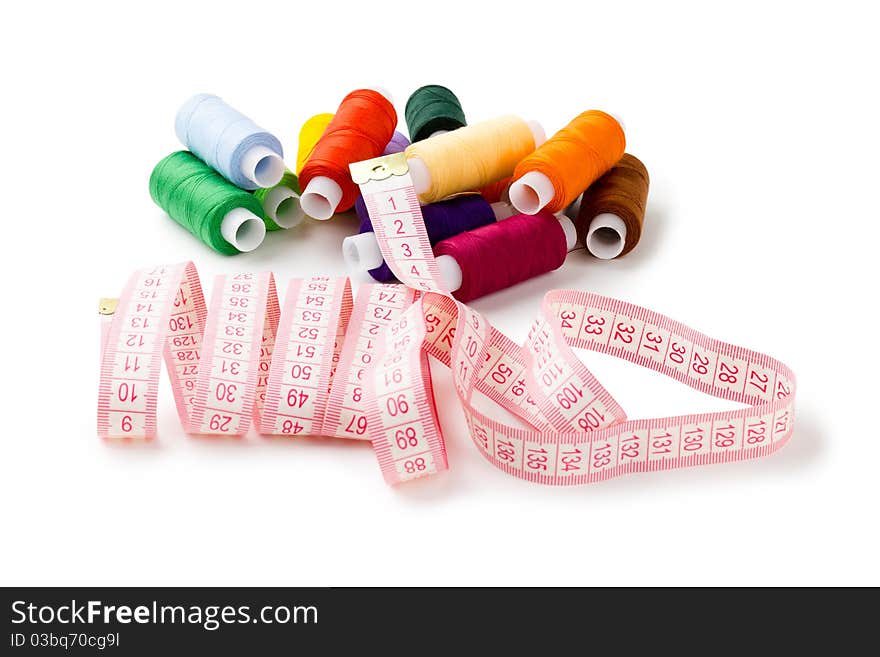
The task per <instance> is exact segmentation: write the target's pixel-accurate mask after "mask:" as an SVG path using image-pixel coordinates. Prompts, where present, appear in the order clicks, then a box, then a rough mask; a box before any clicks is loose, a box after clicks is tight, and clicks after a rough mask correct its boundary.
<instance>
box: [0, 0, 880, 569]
mask: <svg viewBox="0 0 880 657" xmlns="http://www.w3.org/2000/svg"><path fill="white" fill-rule="evenodd" d="M194 4H195V3H184V2H174V3H162V2H151V3H141V4H134V5H132V4H130V3H112V4H111V3H108V4H107V5H106V6H103V7H99V6H96V5H95V4H93V3H82V2H81V3H63V4H62V3H58V4H53V3H36V4H35V3H15V4H13V5H10V6H8V7H7V8H6V9H5V10H4V18H3V22H2V27H0V32H2V34H0V37H2V38H0V51H2V67H3V100H2V106H0V112H2V115H3V123H2V125H3V127H4V131H3V139H2V156H0V172H2V175H0V180H2V181H3V201H2V202H3V211H2V223H3V232H2V235H3V245H4V247H5V248H4V257H3V259H2V262H3V265H2V266H3V291H4V298H5V303H6V308H5V312H4V314H3V320H2V326H3V329H2V330H3V341H2V345H3V353H2V354H0V363H2V372H3V375H4V386H3V388H4V389H3V400H4V401H3V413H4V416H5V423H4V427H3V431H2V440H3V445H4V449H3V452H2V454H0V468H2V476H0V508H2V511H0V525H2V527H3V534H4V537H3V539H2V541H0V555H2V558H0V583H2V584H22V585H24V584H30V585H37V584H41V585H49V584H93V585H98V584H101V585H134V584H155V585H163V584H169V585H170V584H180V585H197V584H215V585H221V584H239V585H243V584H252V585H275V584H277V585H327V584H658V583H664V584H708V583H720V584H806V583H812V584H831V583H835V584H844V583H846V584H860V583H861V584H867V583H872V584H880V567H878V560H880V558H878V547H880V546H878V523H877V503H878V501H880V500H878V485H877V481H878V472H877V468H878V463H880V440H878V438H880V436H878V429H877V427H878V422H877V419H876V417H877V416H876V414H875V412H876V408H877V404H876V393H877V376H878V365H880V363H878V358H877V351H878V344H880V334H878V329H877V320H878V314H877V301H876V296H877V295H876V283H877V273H878V271H877V269H878V268H877V261H878V254H877V246H878V237H880V233H878V219H880V216H878V210H877V183H876V180H877V174H878V171H880V169H878V164H877V163H878V146H880V144H878V130H877V121H878V116H880V112H878V109H880V108H878V103H877V98H876V95H875V93H876V75H877V69H876V67H877V62H878V50H877V46H876V43H877V34H876V25H877V23H876V18H875V17H872V16H869V15H868V11H869V10H867V9H864V8H863V7H866V6H867V4H860V3H849V2H835V3H833V4H831V5H828V4H827V3H822V6H826V7H827V9H821V8H817V7H816V6H815V5H813V4H812V3H803V2H799V3H794V2H793V3H770V2H761V3H748V2H740V3H737V4H736V6H735V8H731V9H730V10H729V11H723V10H720V9H714V8H710V7H708V6H706V5H705V4H704V3H693V4H692V5H691V4H689V5H683V4H681V3H671V2H663V3H626V2H613V3H608V2H606V3H595V5H594V4H593V3H583V2H571V1H567V2H551V1H548V0H542V1H541V2H531V3H524V2H506V3H484V2H475V1H470V2H453V1H449V0H445V1H444V2H442V3H426V2H415V1H413V2H409V3H393V2H369V3H368V2H360V3H356V5H357V6H348V5H344V4H342V3H339V2H323V3H298V2H278V3H274V4H273V5H272V6H269V5H266V6H260V5H259V3H256V2H236V3H230V2H221V1H219V0H214V1H213V2H206V3H199V5H200V6H199V7H198V8H195V7H193V8H190V5H194ZM353 4H355V3H353ZM427 83H440V84H445V85H447V86H449V87H450V88H451V89H453V90H454V91H455V92H456V93H457V94H458V96H459V97H460V99H461V101H462V104H463V106H464V109H465V112H466V114H467V116H468V118H469V119H470V120H480V119H484V118H490V117H492V116H496V115H499V114H504V113H517V114H520V115H522V116H523V117H525V118H534V119H538V120H539V121H541V122H542V123H543V124H544V126H545V127H546V129H547V131H548V133H552V132H553V131H554V130H556V129H558V128H559V127H561V126H562V125H564V124H565V123H566V122H567V121H568V120H569V119H570V118H571V117H572V116H574V115H575V114H576V113H578V112H580V111H582V110H584V109H588V108H592V107H598V108H602V109H606V110H609V111H612V112H615V113H618V114H620V115H621V116H623V117H624V118H625V121H626V124H627V130H628V134H627V138H628V150H629V151H630V152H632V153H634V154H636V155H638V157H640V158H641V159H642V160H643V161H644V162H645V163H646V164H647V166H648V169H649V170H650V173H651V182H652V187H651V195H650V199H649V206H650V209H649V212H648V217H647V220H646V225H645V233H644V239H643V240H642V243H641V244H640V245H639V246H638V248H637V250H636V251H635V252H633V253H632V254H631V255H630V256H628V257H626V258H624V259H622V260H620V261H613V262H600V261H597V260H593V259H590V258H588V257H587V256H586V255H585V254H584V253H583V252H582V251H581V252H575V253H572V254H571V255H570V257H569V259H568V261H567V262H566V263H565V265H564V267H563V268H562V269H560V270H559V271H557V272H555V273H553V274H551V275H547V276H544V277H542V278H540V279H537V280H533V281H531V282H529V283H527V284H524V285H520V286H518V287H517V288H515V289H511V290H508V291H506V292H503V293H500V294H496V295H494V296H492V297H489V298H486V299H483V300H480V301H478V302H477V303H476V304H475V306H476V308H478V309H479V310H480V311H482V312H484V313H485V314H486V315H487V316H488V318H489V319H490V320H491V321H493V322H494V323H495V324H496V325H497V326H498V327H499V328H501V329H502V330H505V331H506V332H508V334H509V335H511V337H513V338H515V339H517V340H520V339H522V338H523V337H524V334H525V331H526V328H527V324H528V321H529V320H530V319H531V318H532V317H533V316H534V314H535V313H536V312H537V309H538V305H539V302H540V299H541V297H542V295H543V293H544V292H545V291H546V290H548V289H551V288H558V287H571V288H582V289H587V290H593V291H596V292H599V293H602V294H607V295H611V296H617V297H621V298H623V299H626V300H629V301H632V302H635V303H639V304H642V305H647V306H649V307H651V308H654V309H656V310H659V311H660V312H663V313H665V314H668V315H671V316H673V317H675V318H677V319H680V320H682V321H684V322H686V323H689V324H691V325H693V326H694V327H696V328H698V329H700V330H702V331H705V332H707V333H709V334H711V335H714V336H716V337H719V338H722V339H725V340H729V341H732V342H735V343H738V344H743V345H745V346H749V347H752V348H754V349H758V350H761V351H765V352H768V353H771V354H773V355H775V356H777V357H778V358H780V359H781V360H783V361H785V362H786V363H788V364H789V365H790V366H791V367H792V368H793V369H794V371H795V373H796V374H797V375H798V378H799V384H800V387H799V391H798V401H797V410H798V414H797V421H796V429H795V434H794V437H793V438H792V440H791V443H790V444H789V445H788V446H787V447H786V448H785V449H784V450H783V451H782V452H780V453H779V454H777V455H775V456H771V457H769V458H767V459H765V460H762V461H756V462H747V463H737V464H729V465H720V466H711V467H707V468H699V469H691V470H683V471H672V472H665V473H656V474H640V475H630V476H628V477H624V478H621V479H617V480H614V481H611V482H608V483H604V484H600V485H594V486H591V487H586V488H577V489H552V488H546V487H540V486H535V485H531V484H527V483H523V482H520V481H518V480H515V479H513V478H510V477H508V476H507V475H505V474H503V473H501V472H499V471H496V470H495V469H493V468H492V467H491V466H490V465H488V464H487V463H485V462H484V461H483V460H482V459H481V457H480V456H479V455H478V453H477V451H476V449H475V448H474V447H473V445H472V444H471V443H470V440H469V438H468V437H467V435H466V433H465V425H464V422H463V418H462V415H461V412H460V410H459V408H458V403H457V401H456V399H455V396H454V394H453V392H452V388H451V384H450V382H449V378H448V376H447V375H446V374H445V373H444V372H441V371H440V370H439V369H438V370H437V371H436V372H435V374H436V380H437V395H438V401H439V403H440V406H441V416H442V422H443V426H444V428H445V433H446V437H447V441H448V443H449V456H450V464H451V469H450V471H449V472H447V473H445V474H442V475H440V476H436V477H434V478H433V479H430V480H422V481H418V482H415V483H412V484H408V485H404V486H401V487H398V488H389V487H387V486H386V485H385V483H384V482H383V480H382V478H381V476H380V473H379V468H378V466H377V463H376V459H375V457H374V456H373V453H372V451H371V449H370V447H369V446H368V445H366V444H354V443H348V442H343V441H336V440H327V439H321V438H309V439H299V440H290V441H281V440H266V439H261V438H259V437H257V436H255V435H251V436H249V437H248V438H247V439H246V440H244V441H238V442H223V441H212V440H205V439H197V438H191V437H187V436H186V435H185V434H184V433H183V431H182V429H181V428H180V425H179V423H178V420H177V417H176V414H175V412H174V407H173V401H172V397H171V394H170V390H169V389H168V387H167V384H166V383H164V377H163V388H162V391H161V392H162V395H163V396H162V399H161V401H160V407H159V416H160V422H159V424H160V437H159V439H158V441H156V442H155V443H153V444H149V445H145V446H139V447H138V446H135V447H121V446H113V445H109V444H105V443H103V442H102V441H100V440H98V439H97V438H96V437H95V419H94V416H95V410H94V407H95V399H96V385H97V355H98V353H97V352H98V347H97V344H98V334H97V326H98V320H97V316H96V300H97V298H98V297H99V296H115V295H118V293H119V291H120V290H121V288H122V286H123V284H124V282H125V280H126V278H127V277H128V275H129V273H130V272H131V271H132V270H133V269H134V268H136V267H140V266H145V265H150V264H155V263H163V262H176V261H181V260H188V259H192V260H194V261H195V262H196V264H197V266H198V268H199V271H200V273H201V275H202V279H203V280H210V277H211V276H212V275H213V274H216V273H220V272H227V271H230V270H232V269H233V268H239V269H240V268H253V269H271V270H273V271H274V272H275V274H276V276H277V277H278V278H279V279H280V280H282V281H286V280H287V279H288V278H290V277H293V276H301V275H307V274H313V273H318V272H324V273H331V274H342V273H344V265H343V261H342V258H341V255H340V251H339V245H340V242H341V240H342V238H343V237H344V236H345V235H347V234H350V233H352V232H353V231H354V229H355V222H354V220H353V219H352V218H351V217H337V218H336V219H334V220H333V221H330V222H325V223H317V222H310V223H309V225H306V226H303V227H302V228H300V229H297V230H294V231H289V232H287V233H285V234H270V235H269V236H268V238H267V240H266V242H265V243H264V245H263V246H262V247H261V248H259V249H258V250H257V251H255V252H253V253H251V254H247V255H242V256H238V257H236V258H234V259H231V258H225V257H223V256H218V255H216V254H214V253H213V252H211V251H210V250H208V249H207V247H204V246H203V245H201V244H200V243H199V242H198V241H196V240H195V239H194V238H192V237H191V236H190V235H189V234H188V233H185V232H184V231H183V230H182V229H181V228H179V227H178V226H177V225H176V224H175V223H173V222H172V221H171V220H170V219H168V218H167V217H165V216H164V215H163V213H162V212H161V211H160V210H159V209H158V208H156V207H155V206H154V205H153V203H152V202H151V200H150V197H149V194H148V190H147V180H148V177H149V174H150V171H151V169H152V167H153V165H154V164H155V163H156V162H157V161H158V160H159V159H160V158H161V157H163V156H164V155H166V154H167V153H169V152H170V151H172V150H174V149H177V148H179V147H180V146H179V145H178V144H177V143H176V140H175V136H174V132H173V120H174V114H175V111H176V110H177V108H178V106H179V105H180V104H181V103H182V102H183V101H184V100H185V99H186V98H188V97H189V96H190V95H191V94H193V93H196V92H200V91H210V92H213V93H216V94H218V95H220V96H222V97H223V98H224V99H226V100H227V101H228V102H229V103H230V104H232V105H233V106H234V107H237V108H239V109H241V110H242V111H244V112H245V113H247V114H248V115H250V116H251V117H252V118H254V119H255V120H256V121H257V122H258V123H259V124H260V125H262V126H264V127H266V128H268V129H269V130H271V131H273V132H274V133H276V134H277V135H278V136H279V137H280V138H281V140H282V142H283V143H284V146H285V149H286V153H287V156H288V157H287V159H288V161H289V162H291V163H292V162H293V161H294V156H295V152H296V139H297V135H298V132H299V128H300V126H301V124H302V122H303V121H304V120H305V119H306V118H308V117H309V116H311V115H312V114H315V113H318V112H326V111H333V110H334V109H335V107H336V105H337V104H338V102H339V100H340V99H341V98H342V96H343V95H344V94H345V93H346V92H348V91H350V90H351V89H353V88H356V87H358V86H365V85H371V84H379V85H382V86H384V87H386V88H387V89H389V90H391V91H392V92H393V94H394V95H395V101H396V106H397V109H398V112H399V114H400V115H401V119H402V113H403V106H404V103H405V101H406V98H407V97H408V95H409V94H410V93H411V92H412V91H413V90H414V89H415V88H416V87H418V86H421V85H422V84H427ZM585 360H586V361H587V362H588V363H589V364H590V365H591V366H593V365H594V366H595V371H596V373H597V374H598V375H599V377H600V379H601V380H603V382H605V384H606V385H607V387H608V388H609V389H610V390H611V392H612V393H613V394H615V395H616V396H617V397H618V399H619V400H620V401H621V403H622V404H623V406H624V408H626V409H627V410H628V411H629V414H630V416H631V417H646V416H652V415H667V414H675V413H681V412H688V411H691V410H704V409H716V408H723V407H724V405H723V404H719V403H718V402H717V401H716V400H712V399H709V398H704V397H703V396H702V395H699V394H698V393H693V392H691V391H689V390H686V389H682V388H681V386H680V385H679V384H677V383H675V382H672V381H670V380H666V379H664V378H662V377H658V376H655V375H653V374H650V373H647V372H645V371H642V370H640V369H639V368H636V367H634V366H631V365H627V364H624V363H622V362H616V361H609V360H606V359H603V358H598V357H596V356H595V355H590V354H587V355H585Z"/></svg>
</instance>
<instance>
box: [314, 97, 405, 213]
mask: <svg viewBox="0 0 880 657" xmlns="http://www.w3.org/2000/svg"><path fill="white" fill-rule="evenodd" d="M396 126H397V112H395V111H394V105H392V104H391V101H390V100H388V99H387V98H386V97H385V96H383V95H382V94H381V93H379V92H378V91H374V90H373V89H358V90H356V91H352V92H351V93H350V94H348V95H347V96H346V97H345V98H343V99H342V102H341V103H340V104H339V109H338V110H336V114H335V115H334V117H333V120H332V121H330V123H329V124H328V125H327V129H326V130H325V131H324V134H323V135H322V136H321V139H320V140H319V141H318V143H317V144H316V145H315V148H314V150H313V151H312V154H311V155H310V156H309V159H308V161H307V162H306V165H305V166H304V167H303V169H302V172H301V173H300V176H299V183H300V186H301V189H302V190H303V194H302V197H301V199H300V202H301V204H302V207H303V209H304V210H305V212H306V214H308V215H309V216H310V217H313V218H315V219H329V218H330V217H332V216H333V214H334V213H335V212H345V211H346V210H350V209H351V208H352V206H354V202H355V200H356V199H357V196H358V188H357V185H355V184H354V182H352V179H351V174H350V173H349V170H348V165H349V164H351V163H352V162H360V161H361V160H369V159H372V158H374V157H379V156H380V155H382V152H383V151H384V150H385V147H386V146H387V145H388V142H389V141H391V137H392V135H393V134H394V128H395V127H396Z"/></svg>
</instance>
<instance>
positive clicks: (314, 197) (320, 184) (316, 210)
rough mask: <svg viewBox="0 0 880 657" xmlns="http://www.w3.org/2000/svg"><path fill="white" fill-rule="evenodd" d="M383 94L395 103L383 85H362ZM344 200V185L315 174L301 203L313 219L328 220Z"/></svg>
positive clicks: (304, 191) (303, 194) (305, 190)
mask: <svg viewBox="0 0 880 657" xmlns="http://www.w3.org/2000/svg"><path fill="white" fill-rule="evenodd" d="M362 88H363V89H370V90H372V91H375V92H376V93H379V94H381V95H382V96H384V97H385V99H386V100H387V101H388V102H389V103H391V104H394V101H393V100H392V96H391V94H390V93H388V92H387V91H386V90H385V89H383V88H382V87H378V86H376V87H362ZM279 180H280V179H279ZM341 200H342V187H340V186H339V184H338V183H337V182H336V181H335V180H332V179H331V178H328V177H326V176H315V177H314V178H312V179H311V180H310V181H309V184H308V185H306V188H305V189H304V190H303V193H302V196H301V197H300V205H302V209H303V211H304V212H305V213H306V214H307V215H309V216H310V217H311V218H312V219H318V220H320V221H326V220H327V219H329V218H330V217H332V216H333V215H334V214H335V213H336V208H338V207H339V202H340V201H341Z"/></svg>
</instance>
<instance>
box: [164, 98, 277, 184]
mask: <svg viewBox="0 0 880 657" xmlns="http://www.w3.org/2000/svg"><path fill="white" fill-rule="evenodd" d="M174 131H175V132H176V133H177V138H178V139H180V141H181V142H182V143H183V144H184V145H185V146H186V147H187V148H188V149H189V150H190V151H191V152H193V153H195V155H197V156H198V157H199V158H200V159H201V160H202V161H204V162H205V163H206V164H208V165H209V166H211V167H212V168H213V169H215V170H216V171H218V172H219V173H221V174H222V175H223V176H224V177H225V178H226V179H227V180H229V181H230V182H232V183H233V184H235V185H237V186H239V187H241V188H242V189H259V188H261V187H273V186H275V185H277V184H278V182H279V181H280V180H281V176H282V175H284V160H283V158H284V151H283V149H282V148H281V142H280V141H278V139H277V138H276V137H275V136H273V135H272V134H270V133H268V132H266V131H265V130H263V129H262V128H261V127H259V126H258V125H257V124H256V123H254V122H253V121H251V120H250V119H249V118H248V117H246V116H245V115H244V114H242V113H241V112H239V111H237V110H235V109H233V108H232V107H230V106H229V105H227V104H226V103H225V102H223V100H222V99H221V98H219V97H217V96H214V95H212V94H197V95H195V96H193V97H192V98H190V99H189V100H188V101H186V102H185V103H184V104H183V107H181V108H180V110H178V112H177V117H176V118H175V120H174Z"/></svg>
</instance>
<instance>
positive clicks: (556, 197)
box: [510, 110, 626, 214]
mask: <svg viewBox="0 0 880 657" xmlns="http://www.w3.org/2000/svg"><path fill="white" fill-rule="evenodd" d="M625 147H626V136H625V135H624V132H623V127H622V126H621V124H620V123H619V122H618V121H617V119H615V118H614V117H613V116H611V115H610V114H606V113H605V112H600V111H599V110H588V111H586V112H583V113H581V114H579V115H578V116H576V117H575V118H574V119H572V120H571V122H570V123H569V124H568V125H567V126H565V127H564V128H563V129H562V130H560V131H559V132H557V133H556V134H555V135H553V136H552V137H551V138H550V139H548V140H547V141H546V142H545V143H544V144H543V145H542V146H541V147H540V148H538V149H537V150H536V151H535V152H534V153H531V154H530V155H529V156H528V157H526V158H523V160H522V161H521V162H520V163H519V164H517V166H516V171H514V174H513V177H514V179H515V180H514V182H513V183H512V184H511V185H510V200H511V202H512V203H513V206H514V207H515V208H516V209H517V210H519V211H520V212H522V213H524V214H535V213H537V212H538V211H540V210H542V209H546V210H549V211H550V212H559V211H560V210H564V209H565V208H566V207H568V206H569V205H570V204H571V203H572V201H574V200H575V199H576V198H577V197H578V195H579V194H581V192H583V191H584V190H585V189H586V188H587V187H589V186H590V185H592V184H593V183H594V182H596V181H597V180H598V179H599V178H600V177H601V176H602V175H603V174H604V173H605V172H606V171H608V170H609V169H610V168H611V167H613V166H614V164H615V163H616V162H617V161H618V160H619V159H620V158H621V157H622V156H623V150H624V148H625Z"/></svg>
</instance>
